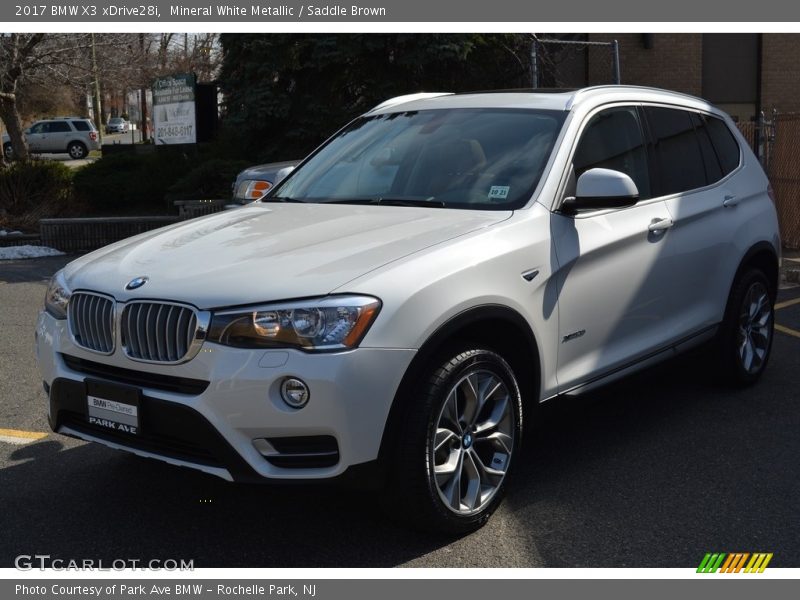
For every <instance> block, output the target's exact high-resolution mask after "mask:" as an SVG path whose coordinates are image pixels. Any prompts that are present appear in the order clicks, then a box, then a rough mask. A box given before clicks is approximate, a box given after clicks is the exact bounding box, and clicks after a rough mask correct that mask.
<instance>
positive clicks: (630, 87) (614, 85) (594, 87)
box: [574, 83, 707, 102]
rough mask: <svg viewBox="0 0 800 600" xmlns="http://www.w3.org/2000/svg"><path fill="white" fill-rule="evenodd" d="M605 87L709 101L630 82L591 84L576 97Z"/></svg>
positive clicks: (579, 91)
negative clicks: (629, 83) (662, 93)
mask: <svg viewBox="0 0 800 600" xmlns="http://www.w3.org/2000/svg"><path fill="white" fill-rule="evenodd" d="M603 89H609V90H619V89H624V90H648V91H651V92H664V93H666V94H672V95H673V96H682V97H684V98H691V99H692V100H702V101H703V102H707V100H705V99H703V98H701V97H700V96H693V95H691V94H686V93H684V92H676V91H675V90H667V89H664V88H657V87H653V86H648V85H628V84H622V83H606V84H603V85H591V86H588V87H584V88H580V89H578V90H576V91H575V96H574V97H575V98H577V97H579V96H580V95H581V94H583V93H584V92H591V91H595V90H603Z"/></svg>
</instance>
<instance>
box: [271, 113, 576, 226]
mask: <svg viewBox="0 0 800 600" xmlns="http://www.w3.org/2000/svg"><path fill="white" fill-rule="evenodd" d="M565 116H566V113H565V112H562V111H544V110H528V109H494V108H488V109H487V108H483V109H437V110H422V111H414V112H401V113H391V114H382V115H376V116H371V117H362V118H360V119H357V120H355V121H354V122H353V123H351V124H350V125H349V126H348V127H346V128H345V129H344V130H343V131H341V132H340V133H339V134H338V135H336V136H335V137H334V138H332V139H331V140H330V141H329V142H328V143H327V144H326V145H325V146H324V147H323V148H322V149H321V150H319V151H318V152H317V153H316V154H315V155H313V156H312V157H311V158H310V159H309V160H308V161H307V162H306V164H304V165H303V166H302V167H300V168H299V169H297V170H296V171H295V172H294V173H292V174H291V176H290V177H289V178H288V179H286V180H285V181H284V182H283V183H282V184H281V185H279V186H278V187H277V188H276V189H275V190H274V191H273V193H272V194H270V195H268V196H267V197H265V198H264V201H266V202H269V201H270V200H273V201H275V200H284V201H295V202H340V203H386V204H401V205H406V204H408V205H430V206H438V207H446V208H473V209H503V210H507V209H511V208H520V207H522V206H524V205H525V204H526V203H527V202H528V200H529V199H530V197H531V195H532V194H533V191H534V190H535V188H536V185H537V184H538V182H539V179H540V177H541V176H542V171H543V170H544V167H545V165H546V163H547V160H548V158H549V156H550V153H551V151H552V149H553V145H554V144H555V140H556V137H557V136H558V133H559V130H560V129H561V125H562V124H563V122H564V119H565Z"/></svg>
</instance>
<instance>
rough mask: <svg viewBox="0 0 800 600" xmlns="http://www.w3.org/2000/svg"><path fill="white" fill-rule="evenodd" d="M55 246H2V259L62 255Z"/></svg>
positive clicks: (0, 252)
mask: <svg viewBox="0 0 800 600" xmlns="http://www.w3.org/2000/svg"><path fill="white" fill-rule="evenodd" d="M62 254H64V253H63V252H59V251H58V250H56V249H55V248H48V247H47V246H9V247H8V248H0V260H17V259H20V258H42V257H44V256H61V255H62Z"/></svg>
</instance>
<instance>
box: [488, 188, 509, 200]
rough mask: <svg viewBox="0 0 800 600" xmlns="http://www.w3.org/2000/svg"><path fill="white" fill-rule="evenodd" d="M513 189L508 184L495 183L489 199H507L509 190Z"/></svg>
mask: <svg viewBox="0 0 800 600" xmlns="http://www.w3.org/2000/svg"><path fill="white" fill-rule="evenodd" d="M509 189H511V187H510V186H507V185H493V186H492V188H491V189H490V190H489V200H505V199H506V198H508V190H509Z"/></svg>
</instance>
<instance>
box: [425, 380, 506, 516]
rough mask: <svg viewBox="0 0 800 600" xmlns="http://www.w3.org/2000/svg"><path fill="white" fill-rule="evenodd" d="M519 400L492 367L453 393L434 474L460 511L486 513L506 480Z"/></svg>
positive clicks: (437, 442)
mask: <svg viewBox="0 0 800 600" xmlns="http://www.w3.org/2000/svg"><path fill="white" fill-rule="evenodd" d="M514 418H515V417H514V409H513V399H512V397H511V394H510V393H509V390H508V387H507V386H506V384H505V383H504V382H503V380H502V379H501V378H500V377H499V376H498V375H497V374H495V373H493V372H492V371H488V370H475V371H471V372H469V373H467V374H466V375H464V376H463V377H462V378H461V379H460V380H459V381H458V382H457V383H456V384H455V385H454V386H453V387H452V388H451V389H450V391H449V392H448V394H447V396H446V399H445V401H444V404H443V405H442V408H441V411H440V412H439V417H438V419H437V422H436V430H435V435H434V436H433V441H432V448H431V453H430V455H431V457H432V461H433V465H432V474H431V476H432V478H433V480H434V481H433V482H434V484H435V487H436V490H437V492H438V494H439V497H440V499H441V500H442V502H443V503H444V505H445V506H447V507H448V508H449V509H450V510H451V511H453V512H455V513H457V514H459V515H472V514H475V513H478V512H480V511H481V510H482V509H483V508H484V507H486V506H487V505H488V504H489V503H490V502H491V500H492V498H493V497H494V496H495V494H496V493H497V491H498V490H499V489H500V486H501V485H502V483H503V480H504V479H505V476H506V473H507V472H508V467H509V463H510V460H511V453H512V449H513V448H514V431H515V424H514Z"/></svg>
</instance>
